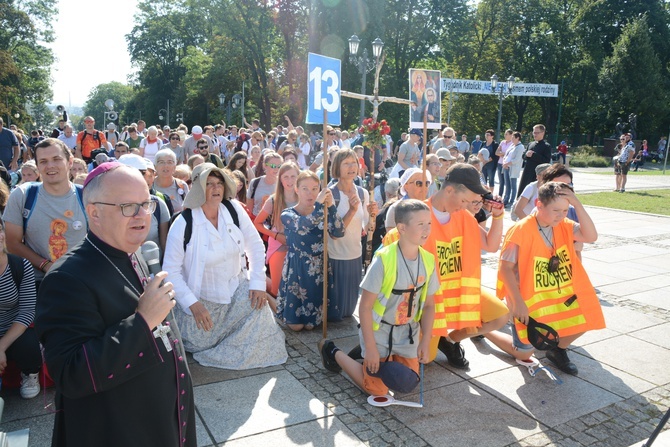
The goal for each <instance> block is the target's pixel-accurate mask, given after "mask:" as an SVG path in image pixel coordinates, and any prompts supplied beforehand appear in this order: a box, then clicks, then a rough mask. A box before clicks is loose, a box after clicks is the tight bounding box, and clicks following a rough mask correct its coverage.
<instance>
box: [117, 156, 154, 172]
mask: <svg viewBox="0 0 670 447" xmlns="http://www.w3.org/2000/svg"><path fill="white" fill-rule="evenodd" d="M118 161H119V163H121V164H124V165H126V166H130V167H131V168H135V169H138V170H140V171H146V170H147V160H146V159H144V158H142V157H140V156H139V155H137V154H123V155H122V156H120V157H119V159H118ZM154 171H155V169H154Z"/></svg>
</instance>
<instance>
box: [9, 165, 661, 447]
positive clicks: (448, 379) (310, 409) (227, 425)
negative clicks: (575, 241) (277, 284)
mask: <svg viewBox="0 0 670 447" xmlns="http://www.w3.org/2000/svg"><path fill="white" fill-rule="evenodd" d="M591 175H593V176H594V177H595V176H597V177H603V176H602V175H598V174H591ZM575 179H576V181H575V183H576V185H579V183H580V182H581V183H586V180H585V179H586V177H584V175H583V174H582V173H580V172H577V173H576V175H575ZM609 180H610V179H609V178H608V177H605V180H603V183H604V184H603V186H601V188H606V189H607V190H608V189H610V188H609V184H608V183H607V182H608V181H609ZM590 181H591V180H589V182H590ZM593 181H595V180H593ZM666 182H667V186H668V187H670V180H666ZM588 187H589V188H591V187H592V185H589V186H588ZM631 188H635V186H634V185H633V186H632V187H629V188H628V189H631ZM577 189H578V192H579V187H578V188H577ZM589 213H590V214H591V216H592V218H593V219H594V221H595V222H596V226H597V228H598V230H599V233H600V238H599V240H598V241H597V242H596V243H595V244H591V245H587V246H586V247H585V249H584V251H583V262H584V265H585V267H586V269H587V271H588V272H589V275H590V277H591V280H592V282H593V284H594V287H596V289H597V290H598V291H599V297H600V300H601V304H602V306H603V311H604V313H605V318H606V321H607V325H608V327H607V329H604V330H601V331H594V332H591V333H588V334H586V335H585V336H584V337H582V338H581V339H579V340H577V342H576V343H575V344H574V345H573V346H572V347H571V352H570V357H571V359H572V360H573V361H574V362H575V364H576V365H577V366H578V367H579V370H580V373H579V376H577V377H573V376H568V375H566V374H563V373H561V372H556V376H558V377H559V378H560V379H562V381H563V383H562V384H558V383H557V382H556V381H554V380H552V378H551V377H550V376H549V375H548V374H544V372H543V373H541V374H538V375H537V376H536V377H531V376H530V375H529V374H528V372H527V371H526V370H525V368H521V367H519V366H516V364H515V363H513V362H512V361H511V359H510V357H508V356H507V355H505V354H503V353H502V352H500V351H498V350H497V349H495V348H493V347H492V345H490V344H489V343H488V342H487V341H485V340H481V341H465V342H464V343H463V346H464V348H465V352H466V356H467V358H468V359H469V360H470V369H469V370H458V369H454V368H451V367H450V366H447V364H446V359H445V357H444V356H443V355H442V354H441V353H440V354H438V358H437V359H436V361H435V362H433V363H431V364H429V365H426V368H425V381H424V386H425V395H424V400H425V407H424V408H422V409H416V408H408V407H400V406H390V407H386V408H377V407H372V406H370V405H368V404H367V400H366V396H365V395H364V394H363V393H362V392H361V391H360V390H359V389H358V388H357V387H356V386H355V385H354V384H353V383H352V382H351V381H349V380H348V379H347V378H346V377H345V376H344V375H343V374H333V373H330V372H328V371H326V370H325V369H324V368H323V367H322V365H321V359H320V356H319V354H318V352H317V348H316V343H317V342H318V341H319V340H320V339H321V331H320V329H317V330H315V331H313V332H311V333H310V332H304V333H299V334H295V333H292V332H290V331H288V330H285V332H286V342H287V349H288V353H289V359H288V361H287V363H286V364H285V365H281V366H277V367H272V368H264V369H259V370H251V371H225V370H219V369H216V368H205V367H202V366H200V365H198V364H196V363H193V362H192V361H191V371H192V375H193V378H194V383H195V396H196V406H197V419H198V425H197V433H198V445H199V446H223V445H225V446H233V447H238V446H263V447H266V446H267V445H270V444H271V445H272V446H273V447H283V446H297V445H301V446H302V445H312V446H338V447H339V446H361V445H366V446H428V445H430V446H447V447H450V446H461V445H468V446H487V447H488V446H492V447H498V446H501V447H502V446H529V447H530V446H561V447H573V446H607V447H626V446H631V445H633V444H636V443H639V442H640V441H642V440H643V439H645V438H647V437H648V436H649V435H650V434H651V432H652V430H653V429H654V427H655V426H656V424H657V423H658V421H659V419H660V418H661V416H662V415H663V414H664V413H665V412H666V411H667V409H668V408H669V407H670V370H669V367H670V337H668V334H669V333H670V293H669V292H670V217H662V216H655V215H648V214H640V213H630V212H621V211H614V210H608V209H602V208H589ZM505 225H506V227H509V226H510V225H511V222H510V221H508V220H507V219H506V222H505ZM496 269H497V254H486V255H484V256H483V260H482V282H483V285H484V286H485V287H488V288H492V287H493V285H494V284H495V272H496ZM356 331H357V329H356V320H355V319H350V320H348V321H345V322H342V323H337V324H330V325H329V327H328V336H329V337H330V338H333V339H334V340H335V342H336V344H337V345H338V346H339V347H341V348H342V349H343V350H344V351H345V352H346V351H348V350H349V349H350V348H352V347H353V346H354V345H355V344H357V343H358V337H357V336H356ZM538 357H539V359H540V361H541V362H542V363H543V364H545V363H547V362H546V361H545V359H544V358H543V355H542V354H539V355H538ZM2 396H3V398H4V399H5V412H4V416H3V420H2V423H1V424H0V430H2V431H13V430H19V429H23V428H30V444H29V445H30V446H35V447H41V446H48V445H50V438H51V428H52V425H53V413H52V411H53V409H52V408H51V407H49V408H48V409H45V408H44V407H45V405H49V404H50V403H51V402H52V400H53V390H52V389H50V390H47V391H46V392H45V393H43V394H41V395H40V396H39V397H37V398H35V399H32V400H29V401H24V400H22V399H21V398H20V397H19V396H18V392H17V391H16V390H9V389H3V390H2ZM400 398H402V399H404V400H413V401H418V399H419V395H418V392H415V393H412V394H410V395H406V396H400ZM669 434H670V432H665V433H664V434H663V435H662V437H661V438H659V440H657V441H656V443H655V444H654V445H655V446H663V445H666V446H668V445H670V436H666V435H669Z"/></svg>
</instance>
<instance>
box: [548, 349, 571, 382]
mask: <svg viewBox="0 0 670 447" xmlns="http://www.w3.org/2000/svg"><path fill="white" fill-rule="evenodd" d="M547 360H549V361H550V362H551V363H553V364H554V365H556V367H557V368H558V369H560V370H561V371H563V372H564V373H568V374H572V375H573V376H576V375H577V366H576V365H575V364H574V363H572V362H571V361H570V359H569V358H568V351H567V350H565V349H561V348H552V349H550V350H548V351H547Z"/></svg>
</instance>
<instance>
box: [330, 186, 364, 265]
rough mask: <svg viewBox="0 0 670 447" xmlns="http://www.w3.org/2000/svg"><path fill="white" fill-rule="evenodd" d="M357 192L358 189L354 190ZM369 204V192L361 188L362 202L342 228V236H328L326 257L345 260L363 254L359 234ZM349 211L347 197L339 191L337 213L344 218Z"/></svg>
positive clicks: (360, 234)
mask: <svg viewBox="0 0 670 447" xmlns="http://www.w3.org/2000/svg"><path fill="white" fill-rule="evenodd" d="M356 194H358V191H356ZM333 195H335V193H333ZM369 204H370V194H369V193H368V191H367V190H365V189H363V203H361V204H360V205H358V210H356V214H354V217H352V218H351V222H349V225H348V226H347V228H346V229H345V230H344V236H343V237H341V238H338V239H332V238H331V237H330V236H328V257H330V258H332V259H338V260H341V261H346V260H350V259H356V258H358V257H360V256H362V255H363V246H362V245H361V236H362V231H363V229H364V228H365V227H366V226H367V225H368V221H369V220H370V214H369V213H368V205H369ZM348 211H349V198H348V197H347V195H346V194H345V193H343V192H342V191H340V203H339V205H338V207H337V214H338V215H339V216H340V217H342V218H343V219H344V216H345V215H346V214H347V212H348Z"/></svg>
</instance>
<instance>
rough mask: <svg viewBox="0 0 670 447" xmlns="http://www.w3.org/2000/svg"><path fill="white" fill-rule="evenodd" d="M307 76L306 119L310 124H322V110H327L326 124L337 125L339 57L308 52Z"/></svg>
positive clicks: (339, 116)
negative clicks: (334, 57)
mask: <svg viewBox="0 0 670 447" xmlns="http://www.w3.org/2000/svg"><path fill="white" fill-rule="evenodd" d="M307 60H308V63H307V65H308V68H307V70H308V72H307V74H308V76H307V119H306V120H305V121H306V122H307V123H310V124H323V111H324V110H325V111H326V112H328V124H332V125H335V126H339V125H340V124H341V121H342V117H341V109H340V65H341V62H340V60H339V59H333V58H332V57H326V56H321V55H320V54H314V53H309V56H308V59H307Z"/></svg>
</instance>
